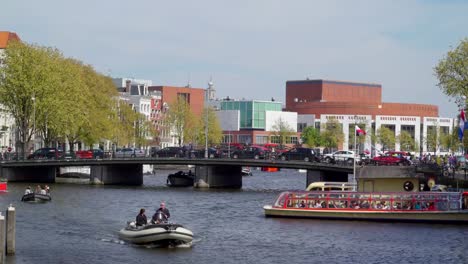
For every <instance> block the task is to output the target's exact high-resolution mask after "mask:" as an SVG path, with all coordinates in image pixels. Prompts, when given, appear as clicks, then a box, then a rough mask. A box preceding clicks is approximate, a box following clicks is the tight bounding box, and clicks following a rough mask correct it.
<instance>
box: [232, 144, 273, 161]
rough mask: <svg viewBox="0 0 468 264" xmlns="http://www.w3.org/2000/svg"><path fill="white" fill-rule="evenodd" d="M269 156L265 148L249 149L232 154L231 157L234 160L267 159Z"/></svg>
mask: <svg viewBox="0 0 468 264" xmlns="http://www.w3.org/2000/svg"><path fill="white" fill-rule="evenodd" d="M268 154H269V152H268V149H266V148H264V147H247V148H245V149H242V150H235V151H233V152H231V157H232V158H233V159H265V157H266V156H267V155H268Z"/></svg>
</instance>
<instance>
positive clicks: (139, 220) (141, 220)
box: [136, 208, 148, 226]
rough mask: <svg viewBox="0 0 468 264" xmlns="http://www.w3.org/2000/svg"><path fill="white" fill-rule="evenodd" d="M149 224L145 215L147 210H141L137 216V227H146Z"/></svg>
mask: <svg viewBox="0 0 468 264" xmlns="http://www.w3.org/2000/svg"><path fill="white" fill-rule="evenodd" d="M147 223H148V220H147V219H146V215H145V208H141V209H140V213H139V214H138V215H137V216H136V226H144V225H146V224H147Z"/></svg>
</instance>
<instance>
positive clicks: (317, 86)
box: [286, 80, 439, 118]
mask: <svg viewBox="0 0 468 264" xmlns="http://www.w3.org/2000/svg"><path fill="white" fill-rule="evenodd" d="M286 111H291V112H297V113H298V114H299V115H304V114H315V117H316V118H319V117H320V115H322V114H336V115H372V117H373V118H375V116H376V115H390V116H419V117H421V118H424V117H438V116H439V108H438V106H435V105H429V104H406V103H385V102H382V86H381V85H380V84H371V83H354V82H343V81H329V80H301V81H287V82H286Z"/></svg>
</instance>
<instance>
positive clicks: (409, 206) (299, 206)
mask: <svg viewBox="0 0 468 264" xmlns="http://www.w3.org/2000/svg"><path fill="white" fill-rule="evenodd" d="M467 205H468V192H464V193H463V192H411V193H408V192H406V193H403V192H396V193H390V192H382V193H377V192H372V193H369V192H353V191H329V192H322V191H311V192H308V191H287V192H282V193H281V194H280V195H279V196H278V198H277V199H276V201H275V202H274V204H273V205H265V206H264V207H263V209H264V210H265V216H271V217H296V218H318V219H342V220H367V221H391V222H393V221H400V222H438V223H462V224H468V209H467Z"/></svg>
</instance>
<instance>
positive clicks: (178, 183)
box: [167, 171, 195, 187]
mask: <svg viewBox="0 0 468 264" xmlns="http://www.w3.org/2000/svg"><path fill="white" fill-rule="evenodd" d="M194 178H195V177H194V175H193V173H192V171H189V172H183V171H178V172H176V173H174V174H169V176H167V185H168V186H171V187H187V186H193V180H194Z"/></svg>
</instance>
